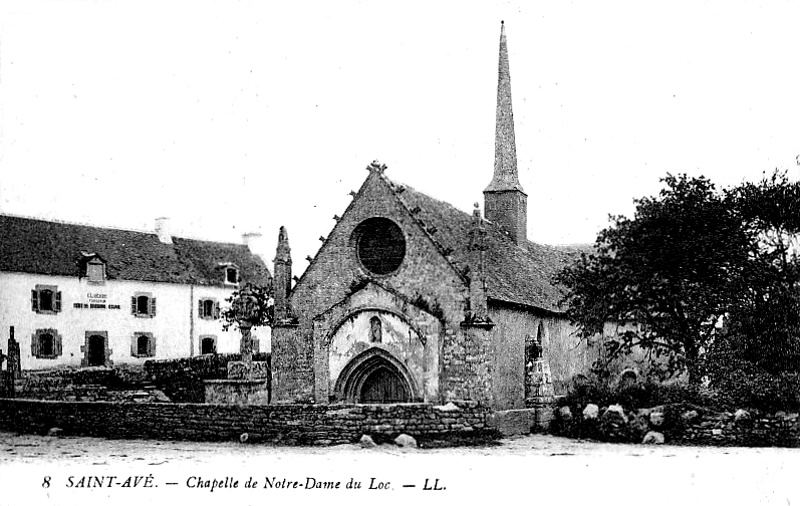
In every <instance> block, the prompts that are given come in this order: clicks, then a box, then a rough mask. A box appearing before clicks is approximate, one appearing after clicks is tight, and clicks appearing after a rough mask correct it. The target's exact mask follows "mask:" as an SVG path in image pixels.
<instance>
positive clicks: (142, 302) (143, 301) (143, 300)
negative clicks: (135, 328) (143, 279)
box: [136, 295, 149, 314]
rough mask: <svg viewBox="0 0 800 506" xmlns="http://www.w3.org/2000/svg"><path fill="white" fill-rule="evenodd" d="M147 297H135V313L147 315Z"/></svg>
mask: <svg viewBox="0 0 800 506" xmlns="http://www.w3.org/2000/svg"><path fill="white" fill-rule="evenodd" d="M148 303H149V297H148V296H147V295H140V296H138V297H136V312H137V313H139V314H147V313H148V309H149V308H148Z"/></svg>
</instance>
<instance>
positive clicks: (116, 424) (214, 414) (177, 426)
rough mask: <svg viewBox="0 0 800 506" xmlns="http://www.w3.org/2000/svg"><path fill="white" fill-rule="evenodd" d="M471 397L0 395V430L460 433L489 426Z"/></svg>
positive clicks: (269, 438)
mask: <svg viewBox="0 0 800 506" xmlns="http://www.w3.org/2000/svg"><path fill="white" fill-rule="evenodd" d="M488 417H489V410H488V409H486V408H485V407H482V406H480V405H478V404H477V403H475V402H464V403H457V404H453V405H447V406H433V405H431V404H396V405H347V406H345V405H328V406H325V405H301V404H295V405H272V406H231V405H212V404H159V405H154V404H132V403H113V402H61V401H37V400H11V399H0V430H5V431H16V432H20V433H45V432H47V431H48V430H49V429H50V428H53V427H59V428H60V429H62V431H63V432H62V433H63V434H64V435H73V436H92V437H109V438H117V439H162V440H194V441H231V440H238V439H239V437H240V435H241V434H243V433H247V434H248V435H249V438H248V441H251V442H254V443H276V444H282V445H308V444H315V445H332V444H344V443H355V442H357V441H358V439H359V438H360V437H361V435H363V434H370V435H378V436H388V437H395V436H397V435H399V434H401V433H405V434H409V435H412V436H414V437H421V438H424V437H426V436H428V437H447V436H448V435H453V436H457V435H466V434H469V433H473V432H474V431H482V430H484V429H486V428H487V420H488Z"/></svg>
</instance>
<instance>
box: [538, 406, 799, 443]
mask: <svg viewBox="0 0 800 506" xmlns="http://www.w3.org/2000/svg"><path fill="white" fill-rule="evenodd" d="M580 408H581V407H580V406H579V407H578V409H576V410H575V412H573V410H572V409H571V408H570V407H569V406H561V407H560V408H558V409H557V410H556V412H555V417H554V420H553V422H552V424H551V426H550V429H551V431H552V432H553V433H554V434H556V435H560V436H566V437H572V438H579V439H596V440H600V441H607V442H619V443H655V444H661V443H669V444H678V445H698V446H701V445H702V446H781V447H791V448H797V447H800V415H798V414H796V413H795V414H786V413H784V412H779V413H776V414H763V413H756V412H752V413H751V412H749V411H747V410H744V409H739V410H737V411H736V412H735V413H730V412H715V411H711V410H709V409H707V408H703V407H700V406H695V405H688V404H665V405H661V406H655V407H653V408H642V409H638V410H628V411H625V410H624V409H623V408H622V406H621V405H619V404H614V405H611V406H607V407H603V408H601V407H599V406H598V405H597V404H592V403H589V404H586V405H585V406H583V407H582V409H580Z"/></svg>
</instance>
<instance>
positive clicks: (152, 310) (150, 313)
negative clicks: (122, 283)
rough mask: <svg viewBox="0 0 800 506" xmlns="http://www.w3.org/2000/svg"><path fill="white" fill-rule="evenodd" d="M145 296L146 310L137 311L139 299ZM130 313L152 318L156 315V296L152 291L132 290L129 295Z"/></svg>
mask: <svg viewBox="0 0 800 506" xmlns="http://www.w3.org/2000/svg"><path fill="white" fill-rule="evenodd" d="M141 297H147V312H146V313H143V312H141V311H139V299H140V298H141ZM131 315H132V316H135V317H136V318H154V317H155V316H156V298H155V297H154V296H153V293H152V292H134V294H133V296H131Z"/></svg>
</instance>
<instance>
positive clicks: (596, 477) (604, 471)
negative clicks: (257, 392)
mask: <svg viewBox="0 0 800 506" xmlns="http://www.w3.org/2000/svg"><path fill="white" fill-rule="evenodd" d="M798 475H800V452H799V451H797V450H791V449H777V448H707V447H678V446H668V445H665V446H642V445H618V444H606V443H596V442H588V441H575V440H569V439H564V438H557V437H553V436H545V435H531V436H525V437H517V438H509V439H505V440H503V441H502V442H501V444H500V445H498V446H490V447H475V448H458V449H452V448H451V449H430V450H426V449H410V450H408V449H401V448H398V447H395V446H390V445H381V446H378V447H377V448H373V449H363V448H360V447H359V446H357V445H341V446H334V447H275V446H267V445H254V444H240V443H191V442H166V441H136V440H126V441H112V440H104V439H96V438H73V437H63V438H62V437H42V436H29V435H24V436H18V435H14V434H8V433H0V491H2V493H1V494H0V505H3V504H20V503H24V504H81V505H82V506H86V505H89V504H108V503H109V501H112V502H113V503H114V504H119V505H123V504H129V503H130V504H141V502H142V500H143V499H144V498H146V497H148V498H149V500H152V499H156V503H158V504H166V503H171V502H176V503H181V502H190V503H191V504H212V503H213V504H215V505H219V501H220V500H223V502H225V503H226V505H225V506H227V501H225V500H224V499H225V498H230V499H231V501H233V502H231V506H238V505H239V504H267V503H269V502H270V501H272V500H280V501H282V502H284V501H286V502H291V503H292V504H294V503H295V502H297V503H298V504H306V503H308V502H313V503H316V502H318V500H319V499H320V498H324V499H325V502H326V503H330V504H339V503H341V504H348V505H350V504H355V503H364V504H367V503H369V504H374V503H375V501H376V500H378V501H379V502H381V503H382V504H404V505H408V504H409V502H411V503H422V504H427V503H432V504H433V503H435V504H440V503H447V504H449V503H451V502H452V501H461V502H464V501H466V502H465V504H478V503H484V504H486V503H492V502H495V501H497V500H498V499H501V498H528V499H529V500H526V501H525V502H526V503H528V502H531V503H535V502H549V503H555V504H587V503H591V504H614V505H622V504H637V505H640V504H644V505H647V506H652V505H657V504H723V503H724V504H726V505H727V504H748V505H750V504H782V505H786V504H792V503H794V504H800V485H798V484H800V477H799V476H798ZM95 476H99V477H101V478H102V477H108V476H114V477H115V478H114V479H115V480H116V485H115V486H112V487H101V488H98V487H86V486H78V484H80V483H81V481H80V479H81V478H82V477H95ZM132 476H133V477H135V476H150V477H151V481H152V483H154V484H155V485H156V488H153V489H149V490H141V489H136V490H131V489H124V487H121V486H120V483H123V482H124V479H126V478H128V477H132ZM248 480H252V481H254V482H256V483H257V485H256V486H255V487H252V489H250V490H246V488H247V487H245V483H246V482H247V481H248ZM437 480H438V481H437ZM234 481H236V482H237V484H236V486H235V487H234V486H233V482H234ZM268 482H270V483H272V484H276V483H284V484H286V483H288V484H291V483H292V482H296V483H297V484H298V485H297V488H295V489H293V488H291V486H286V487H277V486H273V487H270V486H268V485H267V483H268ZM336 482H339V484H340V487H341V488H340V489H334V490H318V488H319V485H320V484H326V485H330V486H333V485H334V484H335V483H336ZM350 482H354V483H360V484H361V485H362V487H361V489H359V490H350V489H347V484H348V483H350ZM83 483H84V485H86V484H89V483H91V479H90V478H88V479H85V480H84V481H83ZM214 483H216V486H215V488H214V489H213V490H211V485H213V484H214ZM204 485H208V486H204ZM309 485H310V486H309ZM380 486H383V488H379V487H380ZM154 494H155V495H154ZM9 498H12V500H11V502H9ZM462 500H463V501H462ZM176 506H178V505H176ZM412 506H416V504H413V505H412ZM490 506H491V505H490Z"/></svg>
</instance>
